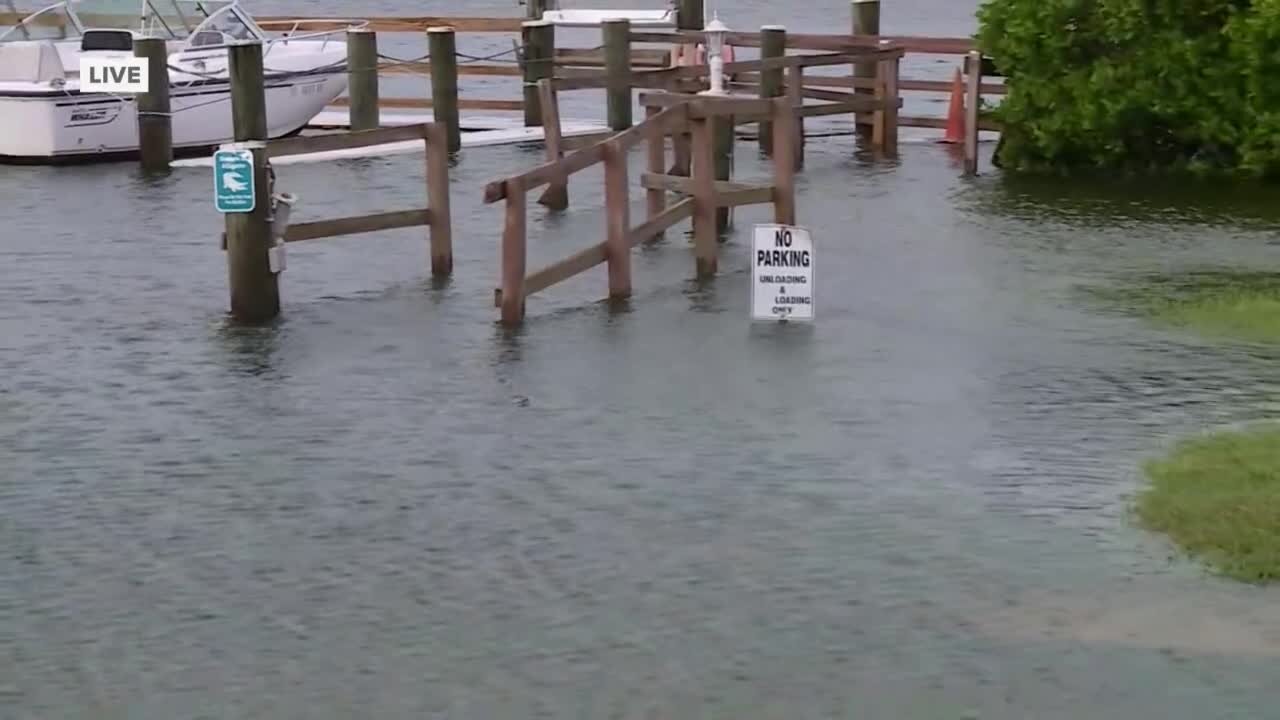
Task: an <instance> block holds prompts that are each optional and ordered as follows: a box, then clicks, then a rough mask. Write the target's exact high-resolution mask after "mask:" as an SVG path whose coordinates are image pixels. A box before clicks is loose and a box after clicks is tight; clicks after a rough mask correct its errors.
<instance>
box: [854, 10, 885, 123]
mask: <svg viewBox="0 0 1280 720" xmlns="http://www.w3.org/2000/svg"><path fill="white" fill-rule="evenodd" d="M850 7H851V9H852V11H853V13H852V14H853V34H854V35H875V36H878V35H879V34H880V0H852V3H851V5H850ZM876 65H877V64H876V63H875V62H865V63H857V64H855V65H854V66H853V77H854V78H855V79H863V80H871V79H874V78H875V77H876V73H877V68H876ZM853 91H854V92H855V93H857V94H859V95H870V94H873V93H874V92H875V91H874V90H871V89H868V88H854V90H853ZM869 120H870V118H867V117H866V116H856V115H855V118H854V124H855V127H857V129H858V132H859V134H860V135H861V136H863V137H866V136H867V135H869V134H870V133H871V131H872V129H871V127H870V123H869V122H868V121H869Z"/></svg>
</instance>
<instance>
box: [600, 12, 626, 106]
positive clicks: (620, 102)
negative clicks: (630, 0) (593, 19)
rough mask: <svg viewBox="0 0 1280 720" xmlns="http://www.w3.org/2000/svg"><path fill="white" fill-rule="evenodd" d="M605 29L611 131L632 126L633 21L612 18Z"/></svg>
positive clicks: (605, 65) (606, 73)
mask: <svg viewBox="0 0 1280 720" xmlns="http://www.w3.org/2000/svg"><path fill="white" fill-rule="evenodd" d="M601 26H602V27H603V28H604V30H603V32H604V71H605V77H606V82H607V83H608V88H607V90H606V92H607V98H608V117H609V129H610V130H619V131H620V130H626V129H627V128H629V127H631V21H630V20H627V19H626V18H610V19H608V20H605V21H604V22H603V23H601Z"/></svg>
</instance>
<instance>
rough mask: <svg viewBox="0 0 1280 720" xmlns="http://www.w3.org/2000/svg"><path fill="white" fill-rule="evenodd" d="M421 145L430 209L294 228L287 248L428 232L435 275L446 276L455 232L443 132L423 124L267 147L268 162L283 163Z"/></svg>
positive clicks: (450, 268)
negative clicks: (415, 230)
mask: <svg viewBox="0 0 1280 720" xmlns="http://www.w3.org/2000/svg"><path fill="white" fill-rule="evenodd" d="M419 140H420V141H422V142H423V143H424V144H425V146H426V163H427V167H426V170H427V175H426V180H427V182H426V185H427V187H426V195H427V206H426V207H424V208H416V209H412V210H397V211H392V212H378V213H370V214H367V215H355V216H350V217H343V218H335V219H330V220H316V221H311V222H303V223H290V225H289V228H288V230H287V231H286V232H285V236H284V240H285V242H301V241H303V240H318V239H321V238H330V237H339V236H343V235H358V234H362V233H371V232H378V231H382V230H394V229H397V228H407V227H422V226H425V227H426V228H427V232H428V243H429V245H430V249H431V274H432V275H436V276H445V275H449V274H450V273H451V272H453V231H452V223H451V218H450V210H449V151H448V147H447V142H448V139H447V138H446V136H445V128H444V127H443V126H441V125H438V124H436V123H425V124H421V125H407V126H403V127H394V128H383V129H380V130H366V131H362V132H353V133H343V134H339V135H313V136H308V137H303V136H298V137H293V138H286V139H283V140H272V141H271V142H269V143H267V157H268V158H280V157H288V156H290V155H303V154H308V153H318V152H330V151H334V150H349V149H355V148H363V147H371V146H374V145H385V144H387V143H395V142H408V141H419Z"/></svg>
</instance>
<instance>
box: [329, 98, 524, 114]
mask: <svg viewBox="0 0 1280 720" xmlns="http://www.w3.org/2000/svg"><path fill="white" fill-rule="evenodd" d="M350 103H351V101H350V100H348V99H347V98H345V97H340V98H337V99H335V100H334V101H333V102H331V103H329V105H330V106H331V107H346V106H348V105H349V104H350ZM378 105H379V106H380V107H384V108H396V109H402V110H407V109H417V110H421V109H424V108H430V107H434V106H433V105H432V102H431V98H382V99H381V100H379V101H378ZM458 109H459V110H504V111H506V110H511V111H515V110H524V101H523V100H489V99H485V98H458Z"/></svg>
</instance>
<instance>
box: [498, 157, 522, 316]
mask: <svg viewBox="0 0 1280 720" xmlns="http://www.w3.org/2000/svg"><path fill="white" fill-rule="evenodd" d="M506 195H507V209H506V216H505V219H504V221H503V225H502V323H503V324H504V325H507V326H516V325H519V324H520V323H521V322H522V321H523V320H524V274H525V262H526V260H525V258H526V255H525V189H524V186H523V185H522V184H521V183H520V182H519V181H517V180H508V181H507V183H506Z"/></svg>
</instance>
